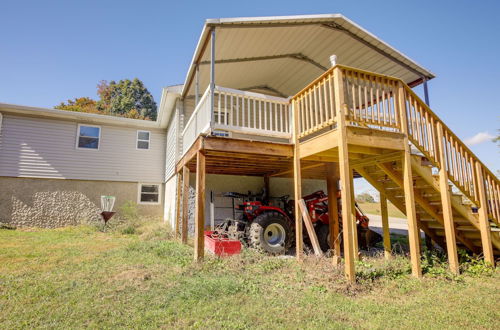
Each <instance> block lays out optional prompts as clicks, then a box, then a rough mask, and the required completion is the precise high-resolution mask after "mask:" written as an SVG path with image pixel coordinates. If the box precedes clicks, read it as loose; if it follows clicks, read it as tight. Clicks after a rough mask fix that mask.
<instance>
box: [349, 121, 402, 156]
mask: <svg viewBox="0 0 500 330" xmlns="http://www.w3.org/2000/svg"><path fill="white" fill-rule="evenodd" d="M347 139H348V141H349V144H350V145H359V146H369V147H375V148H381V149H391V150H404V136H403V135H402V134H401V133H396V132H388V131H381V130H374V129H370V128H362V127H348V129H347Z"/></svg>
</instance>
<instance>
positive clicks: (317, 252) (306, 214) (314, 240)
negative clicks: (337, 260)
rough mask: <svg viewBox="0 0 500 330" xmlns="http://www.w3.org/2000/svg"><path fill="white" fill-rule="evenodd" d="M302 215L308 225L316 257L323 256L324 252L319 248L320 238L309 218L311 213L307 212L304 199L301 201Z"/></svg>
mask: <svg viewBox="0 0 500 330" xmlns="http://www.w3.org/2000/svg"><path fill="white" fill-rule="evenodd" d="M299 208H300V213H301V214H302V219H303V220H304V224H305V225H306V229H307V233H308V234H309V239H310V240H311V245H312V247H313V250H314V254H315V255H316V256H318V257H319V256H322V255H323V252H322V251H321V247H320V246H319V242H318V236H316V231H314V226H313V223H312V221H311V217H310V216H309V211H308V210H307V206H306V202H304V200H303V199H301V200H299Z"/></svg>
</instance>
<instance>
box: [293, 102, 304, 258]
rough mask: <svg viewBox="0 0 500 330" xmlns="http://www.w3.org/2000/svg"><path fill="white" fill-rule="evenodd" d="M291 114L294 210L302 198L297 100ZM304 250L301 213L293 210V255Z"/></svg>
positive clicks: (297, 256)
mask: <svg viewBox="0 0 500 330" xmlns="http://www.w3.org/2000/svg"><path fill="white" fill-rule="evenodd" d="M292 116H293V151H294V153H293V188H294V197H295V210H297V211H298V210H299V200H301V199H302V178H301V173H300V145H299V138H298V133H299V118H298V117H299V116H298V109H297V102H296V101H293V102H292ZM303 252H304V241H303V235H302V219H301V213H300V212H295V255H296V258H297V260H301V259H302V257H303Z"/></svg>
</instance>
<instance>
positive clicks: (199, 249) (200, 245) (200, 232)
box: [194, 151, 205, 261]
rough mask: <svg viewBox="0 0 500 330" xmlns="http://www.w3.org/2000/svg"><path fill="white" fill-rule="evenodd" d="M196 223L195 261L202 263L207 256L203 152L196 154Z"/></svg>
mask: <svg viewBox="0 0 500 330" xmlns="http://www.w3.org/2000/svg"><path fill="white" fill-rule="evenodd" d="M194 221H195V225H194V260H196V261H201V260H203V258H204V254H205V237H204V236H205V235H204V231H205V155H204V154H203V153H202V152H201V151H198V153H197V154H196V199H195V209H194Z"/></svg>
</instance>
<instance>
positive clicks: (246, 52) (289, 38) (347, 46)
mask: <svg viewBox="0 0 500 330" xmlns="http://www.w3.org/2000/svg"><path fill="white" fill-rule="evenodd" d="M212 27H215V28H216V52H215V53H216V61H227V60H233V61H239V62H232V63H220V62H219V63H217V64H216V72H215V80H216V84H217V85H220V86H224V87H231V88H248V87H253V86H268V87H270V88H274V89H277V90H279V91H280V92H281V93H283V94H284V95H286V96H291V95H293V94H295V93H296V92H298V91H299V90H300V89H302V88H303V87H304V86H305V85H307V84H308V83H309V82H310V81H311V80H313V79H314V78H316V77H317V76H319V75H320V74H321V73H322V72H323V70H324V69H321V68H320V67H323V68H328V67H329V66H330V63H329V57H330V55H332V54H335V55H337V58H338V63H339V64H343V65H347V66H352V67H357V68H360V69H364V70H367V71H374V72H378V73H382V74H386V75H391V76H395V77H398V78H401V79H402V80H404V81H405V82H407V83H411V82H413V81H416V80H418V79H420V78H422V77H424V76H425V77H427V78H428V79H430V78H433V77H434V75H433V74H432V73H431V72H430V71H428V70H426V69H425V68H423V67H421V66H420V65H418V64H417V63H415V62H414V61H412V60H411V59H409V58H408V57H407V56H405V55H404V54H402V53H400V52H398V51H397V50H395V49H394V48H392V47H391V46H389V45H388V44H386V43H384V42H383V41H381V40H380V39H378V38H377V37H376V36H374V35H373V34H371V33H369V32H367V31H366V30H364V29H362V28H361V27H360V26H358V25H356V24H355V23H353V22H352V21H350V20H348V19H347V18H345V17H343V16H342V15H339V14H329V15H307V16H282V17H247V18H229V19H212V20H207V22H206V24H205V27H204V30H203V32H202V38H201V39H200V41H199V43H198V48H197V49H196V52H195V55H194V56H193V60H194V61H195V60H196V59H197V58H200V59H201V60H200V62H205V63H207V62H209V61H210V44H207V42H208V40H209V38H210V33H209V30H210V28H212ZM203 45H208V46H207V47H205V48H204V47H203ZM203 49H204V52H202V51H203ZM200 54H201V56H200ZM292 54H296V55H298V54H300V55H301V56H304V57H305V58H306V59H308V60H309V61H310V62H313V63H316V64H312V63H310V62H307V61H301V60H298V59H294V58H292V57H291V56H292ZM285 55H289V56H288V57H285ZM276 56H282V57H280V58H273V59H269V58H268V57H276ZM262 57H267V58H266V59H263V58H262ZM249 58H260V59H259V60H255V61H249V60H248V59H249ZM194 71H195V70H194V62H193V65H192V66H191V68H190V71H189V72H188V76H187V78H186V84H185V85H184V86H185V87H184V88H185V89H184V90H183V95H184V96H186V95H193V94H194ZM209 76H210V70H209V65H208V64H205V65H201V66H200V93H202V92H203V91H204V90H205V89H206V87H207V86H208V83H209V78H210V77H209Z"/></svg>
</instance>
